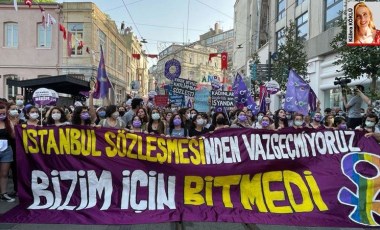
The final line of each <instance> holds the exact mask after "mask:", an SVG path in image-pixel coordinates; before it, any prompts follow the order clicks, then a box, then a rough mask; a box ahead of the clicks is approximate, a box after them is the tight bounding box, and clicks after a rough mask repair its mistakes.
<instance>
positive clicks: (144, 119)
mask: <svg viewBox="0 0 380 230" xmlns="http://www.w3.org/2000/svg"><path fill="white" fill-rule="evenodd" d="M136 114H137V116H139V117H140V118H141V120H142V126H141V128H142V129H143V130H146V126H147V124H148V122H149V118H148V113H147V112H146V109H144V108H139V109H138V110H137V111H136Z"/></svg>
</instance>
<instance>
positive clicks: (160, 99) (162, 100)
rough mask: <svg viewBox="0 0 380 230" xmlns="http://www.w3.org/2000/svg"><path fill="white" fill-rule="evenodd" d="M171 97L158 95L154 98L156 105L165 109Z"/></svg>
mask: <svg viewBox="0 0 380 230" xmlns="http://www.w3.org/2000/svg"><path fill="white" fill-rule="evenodd" d="M168 102H169V96H168V95H156V96H154V104H155V105H156V106H158V107H165V106H167V105H168Z"/></svg>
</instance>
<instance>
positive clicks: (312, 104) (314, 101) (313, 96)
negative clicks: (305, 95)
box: [309, 88, 317, 111]
mask: <svg viewBox="0 0 380 230" xmlns="http://www.w3.org/2000/svg"><path fill="white" fill-rule="evenodd" d="M309 105H310V110H311V111H316V110H317V95H316V94H315V92H314V90H313V89H312V88H310V92H309Z"/></svg>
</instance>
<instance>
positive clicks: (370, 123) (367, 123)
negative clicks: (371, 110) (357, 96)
mask: <svg viewBox="0 0 380 230" xmlns="http://www.w3.org/2000/svg"><path fill="white" fill-rule="evenodd" d="M365 126H367V127H370V128H372V127H373V126H375V122H374V121H366V122H365Z"/></svg>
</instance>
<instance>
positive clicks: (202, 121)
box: [197, 118, 204, 126]
mask: <svg viewBox="0 0 380 230" xmlns="http://www.w3.org/2000/svg"><path fill="white" fill-rule="evenodd" d="M197 125H199V126H202V125H204V120H203V119H202V118H201V119H197Z"/></svg>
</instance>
